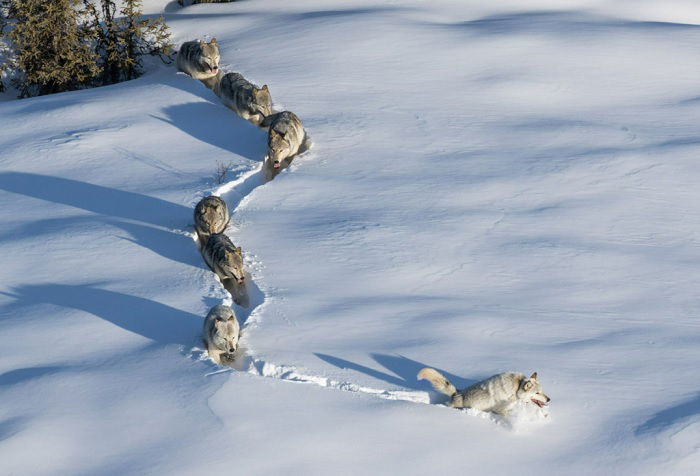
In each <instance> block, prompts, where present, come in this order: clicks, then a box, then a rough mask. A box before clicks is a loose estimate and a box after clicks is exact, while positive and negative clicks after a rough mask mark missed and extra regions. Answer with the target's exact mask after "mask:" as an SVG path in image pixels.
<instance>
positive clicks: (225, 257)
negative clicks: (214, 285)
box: [202, 233, 245, 284]
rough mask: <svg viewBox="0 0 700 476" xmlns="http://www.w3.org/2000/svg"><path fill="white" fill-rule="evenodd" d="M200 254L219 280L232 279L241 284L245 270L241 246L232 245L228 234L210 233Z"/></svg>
mask: <svg viewBox="0 0 700 476" xmlns="http://www.w3.org/2000/svg"><path fill="white" fill-rule="evenodd" d="M202 256H203V257H204V261H206V263H207V265H208V266H209V267H210V268H211V270H212V271H214V272H215V273H216V274H217V276H219V278H221V280H225V279H232V280H234V281H236V282H237V283H238V284H243V282H244V280H245V270H244V269H243V254H242V252H241V247H240V246H239V247H236V246H234V244H233V243H232V242H231V240H230V239H229V237H228V236H226V235H224V234H223V233H214V234H213V235H210V236H209V239H208V240H207V243H206V244H205V245H204V249H203V250H202Z"/></svg>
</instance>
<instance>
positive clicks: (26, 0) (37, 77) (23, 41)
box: [9, 0, 99, 97]
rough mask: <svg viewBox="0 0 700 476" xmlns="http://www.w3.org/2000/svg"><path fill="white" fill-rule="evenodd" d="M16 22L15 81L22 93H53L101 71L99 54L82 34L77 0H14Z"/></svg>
mask: <svg viewBox="0 0 700 476" xmlns="http://www.w3.org/2000/svg"><path fill="white" fill-rule="evenodd" d="M12 3H13V5H12V9H13V16H14V18H15V19H16V23H15V24H14V27H13V29H12V31H11V32H10V33H9V37H10V39H11V40H12V42H13V43H14V47H15V50H16V51H15V57H14V59H13V66H15V67H16V68H17V69H18V70H19V71H21V76H20V78H18V79H17V80H16V81H15V84H16V86H17V87H18V89H19V91H20V94H21V96H22V97H27V96H32V95H34V94H38V95H42V94H51V93H57V92H61V91H68V90H71V89H77V88H79V87H82V86H85V85H87V84H88V83H89V82H90V81H91V80H92V79H93V78H94V77H95V76H96V75H97V74H98V73H99V68H98V66H97V63H96V60H97V57H96V55H95V53H94V52H93V51H92V49H91V48H90V46H89V45H88V44H87V43H86V41H85V39H84V36H83V35H82V32H83V29H82V28H80V24H79V12H78V11H77V10H76V8H75V7H76V5H77V3H78V0H50V1H45V0H13V2H12Z"/></svg>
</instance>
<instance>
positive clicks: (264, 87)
mask: <svg viewBox="0 0 700 476" xmlns="http://www.w3.org/2000/svg"><path fill="white" fill-rule="evenodd" d="M260 89H262V90H263V91H267V90H268V89H267V84H263V87H262V88H260Z"/></svg>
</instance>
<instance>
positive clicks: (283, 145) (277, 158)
mask: <svg viewBox="0 0 700 476" xmlns="http://www.w3.org/2000/svg"><path fill="white" fill-rule="evenodd" d="M290 149H291V147H290V146H289V142H287V140H286V139H285V138H284V135H283V134H280V133H279V132H277V131H276V130H274V129H270V137H269V139H268V142H267V156H268V158H269V159H270V163H271V164H272V167H273V168H275V169H279V168H280V167H281V165H282V161H283V160H284V159H286V158H287V157H289V156H290V155H291V154H290Z"/></svg>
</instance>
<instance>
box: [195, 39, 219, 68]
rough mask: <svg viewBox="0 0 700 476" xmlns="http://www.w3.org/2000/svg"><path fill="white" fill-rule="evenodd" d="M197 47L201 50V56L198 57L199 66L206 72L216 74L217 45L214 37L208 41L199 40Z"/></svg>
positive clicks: (217, 60) (217, 63) (217, 61)
mask: <svg viewBox="0 0 700 476" xmlns="http://www.w3.org/2000/svg"><path fill="white" fill-rule="evenodd" d="M199 48H200V49H201V50H202V56H201V57H200V58H199V66H200V67H201V68H202V70H203V71H204V72H206V73H209V74H211V75H212V76H216V73H218V72H219V60H220V59H221V56H219V45H218V44H217V43H216V38H212V40H211V41H210V42H209V43H206V42H204V41H202V40H199Z"/></svg>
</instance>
